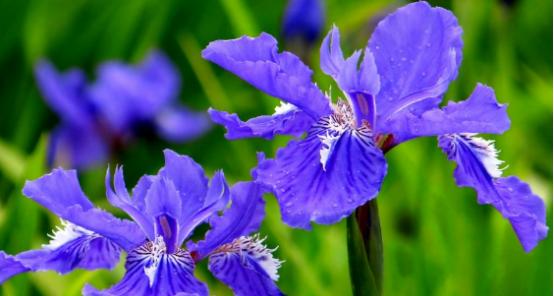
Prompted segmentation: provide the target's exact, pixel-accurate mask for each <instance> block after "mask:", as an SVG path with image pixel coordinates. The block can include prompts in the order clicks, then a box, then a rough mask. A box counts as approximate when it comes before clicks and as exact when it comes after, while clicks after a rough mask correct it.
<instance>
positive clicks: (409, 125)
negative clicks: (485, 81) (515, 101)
mask: <svg viewBox="0 0 554 296" xmlns="http://www.w3.org/2000/svg"><path fill="white" fill-rule="evenodd" d="M509 128H510V119H509V118H508V113H507V112H506V105H502V104H499V103H498V102H497V100H496V96H495V94H494V90H493V89H492V88H490V87H488V86H485V85H482V84H478V85H477V86H476V87H475V89H474V90H473V92H472V94H471V96H470V97H469V98H468V99H466V100H465V101H461V102H458V103H454V102H449V103H448V105H447V106H445V107H443V108H433V109H431V110H428V111H426V112H424V113H421V114H417V113H412V112H410V111H408V112H404V113H401V114H398V115H397V116H394V117H392V118H391V119H390V120H389V121H388V129H389V130H390V131H394V137H395V142H396V143H397V144H398V143H400V142H403V141H406V140H408V139H411V138H414V137H422V136H437V135H445V134H459V133H486V134H501V133H503V132H505V131H506V130H508V129H509Z"/></svg>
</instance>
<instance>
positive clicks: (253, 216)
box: [191, 182, 265, 257]
mask: <svg viewBox="0 0 554 296" xmlns="http://www.w3.org/2000/svg"><path fill="white" fill-rule="evenodd" d="M264 192H265V190H264V188H263V187H262V186H261V185H259V184H257V183H254V182H239V183H237V184H235V185H234V186H233V187H232V188H231V198H232V204H231V207H230V208H228V209H227V210H226V211H225V212H224V213H223V215H222V216H215V217H212V218H211V219H210V225H211V229H210V230H209V231H208V232H207V233H206V238H205V240H203V241H200V242H198V244H196V245H195V246H192V245H191V246H192V247H191V249H193V250H195V251H198V252H199V254H200V256H201V257H204V256H206V255H208V254H210V253H211V252H212V251H213V250H215V249H216V248H218V247H220V246H221V245H223V244H226V243H230V242H232V241H233V240H235V239H237V238H239V237H241V236H246V235H249V234H251V233H252V232H255V231H257V230H258V228H259V227H260V225H261V223H262V220H263V218H264V216H265V212H264V206H265V203H264V200H263V198H262V197H263V194H264Z"/></svg>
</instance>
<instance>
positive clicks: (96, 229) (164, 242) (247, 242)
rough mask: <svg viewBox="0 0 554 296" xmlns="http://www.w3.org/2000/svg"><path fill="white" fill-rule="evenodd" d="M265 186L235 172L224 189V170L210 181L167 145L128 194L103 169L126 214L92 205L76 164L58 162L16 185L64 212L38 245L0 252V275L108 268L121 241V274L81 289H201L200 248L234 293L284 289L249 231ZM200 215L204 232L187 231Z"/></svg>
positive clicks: (268, 253)
mask: <svg viewBox="0 0 554 296" xmlns="http://www.w3.org/2000/svg"><path fill="white" fill-rule="evenodd" d="M264 192H265V191H264V190H263V188H262V187H261V186H260V185H258V184H256V183H253V182H239V183H237V184H236V185H234V186H233V187H232V188H231V190H229V188H228V185H227V183H226V181H225V178H224V176H223V173H222V172H221V171H219V172H216V173H215V175H214V177H213V178H212V180H211V182H210V185H209V186H208V179H207V178H206V176H205V175H204V171H203V169H202V168H201V167H200V166H199V165H198V164H197V163H195V162H194V161H193V160H192V159H191V158H189V157H187V156H180V155H178V154H176V153H175V152H173V151H171V150H165V167H163V168H162V169H161V170H160V171H159V173H158V174H157V175H154V176H151V175H146V176H143V177H142V178H141V179H140V180H139V181H138V184H137V185H136V187H135V188H134V189H133V193H132V197H131V196H130V195H129V193H128V191H127V188H126V186H125V182H124V179H123V170H122V169H121V168H117V169H116V172H115V177H114V188H113V189H112V186H111V176H110V172H109V171H108V173H107V175H106V194H107V197H108V200H109V202H110V203H111V204H112V205H113V206H116V207H118V208H120V209H122V210H123V211H124V212H126V213H127V214H128V215H129V216H130V217H131V218H132V219H133V221H131V220H127V219H119V218H116V217H114V216H112V215H111V214H109V213H108V212H105V211H104V210H101V209H99V208H96V207H94V205H93V204H92V203H91V202H90V200H89V199H88V198H87V197H86V196H85V195H84V193H83V191H82V190H81V188H80V186H79V181H78V180H77V174H76V172H75V171H74V170H63V169H55V170H54V171H52V173H50V174H48V175H45V176H43V177H41V178H39V179H37V180H34V181H28V182H27V183H26V184H25V187H24V188H23V193H24V194H25V195H26V196H28V197H29V198H31V199H33V200H34V201H36V202H38V203H39V204H41V205H42V206H44V207H46V208H48V209H49V210H51V211H52V212H53V213H54V214H56V215H58V216H59V217H60V218H61V219H63V220H62V221H63V222H62V223H63V226H62V228H60V229H58V230H57V231H55V232H54V234H53V235H52V236H51V237H52V240H51V241H50V242H49V243H48V244H46V245H43V246H42V248H41V249H38V250H31V251H26V252H22V253H20V254H18V255H15V256H10V255H6V254H5V253H4V252H0V283H2V282H4V281H5V280H7V279H8V278H10V277H11V276H14V275H16V274H18V273H21V272H27V271H43V270H54V271H57V272H59V273H62V274H63V273H67V272H70V271H72V270H73V269H75V268H82V269H89V270H92V269H97V268H113V267H114V266H115V265H116V264H117V263H118V262H119V257H120V253H121V251H125V252H127V259H126V263H125V268H126V273H125V275H124V277H123V279H122V280H121V281H120V282H119V283H117V284H115V285H114V286H112V287H111V288H109V289H107V290H104V291H98V290H96V289H95V288H93V287H92V286H90V285H87V286H86V287H85V288H84V289H83V294H84V295H208V289H207V287H206V285H205V284H204V283H202V282H200V281H198V280H197V279H196V278H195V277H194V274H193V272H194V266H195V263H196V262H198V261H200V260H202V259H204V258H208V259H209V263H208V268H209V270H210V271H211V272H212V274H213V275H214V276H215V277H216V278H218V279H219V280H221V281H222V282H223V283H225V284H226V285H227V286H229V287H230V288H231V289H233V291H234V292H235V294H236V295H281V292H280V291H279V289H278V288H277V286H276V285H275V283H274V281H275V280H277V279H278V275H277V269H278V268H279V267H280V265H281V262H280V261H279V260H277V259H275V258H273V255H272V251H273V250H271V249H267V248H266V247H265V246H264V245H263V244H262V243H263V239H259V237H258V236H257V235H254V236H249V235H250V234H251V233H253V232H255V231H257V230H258V228H259V227H260V224H261V222H262V220H263V217H264V201H263V199H262V195H263V193H264ZM229 202H231V205H230V207H228V203H229ZM220 211H223V214H222V215H219V212H220ZM205 222H209V224H210V230H209V231H208V232H207V233H206V234H205V238H204V240H201V241H199V242H197V243H194V242H192V241H190V236H191V234H192V232H193V231H194V229H195V228H196V227H197V226H198V225H200V224H202V223H205ZM186 241H188V243H187V248H184V247H182V245H183V243H184V242H186Z"/></svg>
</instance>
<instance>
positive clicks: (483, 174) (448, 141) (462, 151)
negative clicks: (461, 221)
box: [439, 134, 548, 252]
mask: <svg viewBox="0 0 554 296" xmlns="http://www.w3.org/2000/svg"><path fill="white" fill-rule="evenodd" d="M439 146H440V147H441V148H442V150H443V151H444V152H445V154H446V155H447V156H448V159H449V160H453V161H455V162H456V163H457V165H458V166H457V167H456V170H455V171H454V178H455V179H456V184H458V186H465V187H471V188H473V189H474V190H475V191H476V192H477V199H478V202H479V203H480V204H491V205H493V206H494V207H495V208H496V209H497V210H498V211H499V212H500V213H502V215H503V216H504V218H506V219H508V220H509V221H510V223H511V224H512V227H513V228H514V231H515V232H516V235H517V237H518V239H519V241H520V243H521V245H522V246H523V248H524V250H525V251H526V252H530V251H531V250H532V249H533V248H534V247H535V246H536V245H537V244H538V243H539V241H540V240H542V239H544V238H545V237H546V235H547V233H548V227H547V226H546V209H545V206H544V202H543V201H542V199H541V198H540V197H538V196H537V195H535V194H534V193H533V192H532V191H531V188H530V187H529V185H527V184H526V183H524V182H522V181H520V180H519V179H518V178H517V177H514V176H510V177H500V176H501V170H499V169H498V165H499V164H501V163H502V162H501V161H500V160H498V159H497V151H496V149H495V148H494V146H493V143H492V141H486V140H483V139H480V138H477V137H475V136H473V135H464V134H460V135H445V136H440V137H439Z"/></svg>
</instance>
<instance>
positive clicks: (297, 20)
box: [283, 0, 325, 44]
mask: <svg viewBox="0 0 554 296" xmlns="http://www.w3.org/2000/svg"><path fill="white" fill-rule="evenodd" d="M324 25H325V11H324V8H323V1H322V0H290V1H289V3H288V5H287V8H286V10H285V17H284V20H283V35H284V37H285V38H286V39H289V40H293V39H296V38H299V39H302V40H304V41H306V42H307V43H308V44H312V43H314V42H315V41H316V40H317V39H318V38H319V36H320V35H321V33H322V31H323V26H324Z"/></svg>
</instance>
